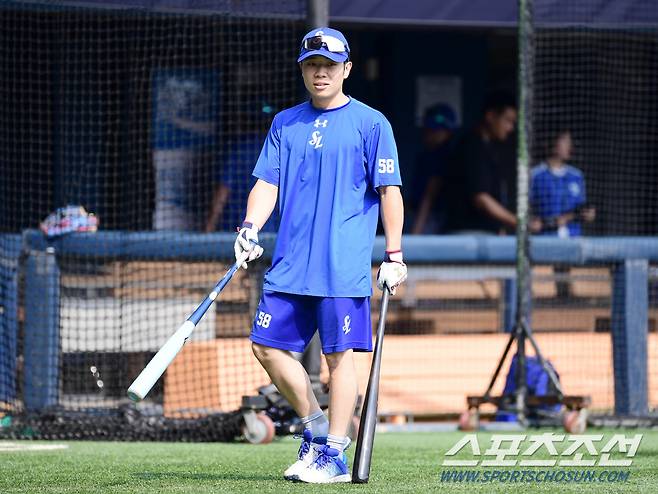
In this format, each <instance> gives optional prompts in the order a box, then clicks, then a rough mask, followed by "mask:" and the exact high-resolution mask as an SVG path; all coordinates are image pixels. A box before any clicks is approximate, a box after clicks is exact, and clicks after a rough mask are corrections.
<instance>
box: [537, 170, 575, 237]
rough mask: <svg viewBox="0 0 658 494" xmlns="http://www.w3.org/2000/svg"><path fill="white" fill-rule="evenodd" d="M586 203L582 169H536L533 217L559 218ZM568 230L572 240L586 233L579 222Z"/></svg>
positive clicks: (570, 224)
mask: <svg viewBox="0 0 658 494" xmlns="http://www.w3.org/2000/svg"><path fill="white" fill-rule="evenodd" d="M585 201H586V199H585V180H584V178H583V174H582V172H581V171H580V170H579V169H578V168H575V167H573V166H569V165H565V166H563V167H561V168H560V169H559V170H551V168H550V167H549V166H548V165H547V164H546V163H541V164H539V165H537V166H535V167H534V168H533V169H532V172H531V184H530V204H531V207H532V211H533V214H535V215H537V216H538V217H539V218H541V219H547V218H555V217H557V216H560V215H562V214H565V213H569V212H571V211H574V210H575V209H576V208H577V207H579V206H582V205H583V204H585ZM567 227H568V229H569V236H571V237H576V236H579V235H581V233H582V231H581V225H580V222H578V221H571V222H569V223H568V224H567Z"/></svg>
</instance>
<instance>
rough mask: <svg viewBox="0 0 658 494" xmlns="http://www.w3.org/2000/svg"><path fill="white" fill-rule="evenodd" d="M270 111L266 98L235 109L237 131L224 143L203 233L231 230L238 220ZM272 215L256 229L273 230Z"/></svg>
mask: <svg viewBox="0 0 658 494" xmlns="http://www.w3.org/2000/svg"><path fill="white" fill-rule="evenodd" d="M273 115H274V107H273V106H272V105H271V104H269V103H266V102H254V103H251V104H249V105H245V107H244V108H243V109H242V111H241V112H239V113H238V125H237V127H238V128H237V132H236V134H235V135H233V136H232V137H231V138H230V140H229V142H228V144H227V146H226V149H225V151H224V153H223V160H222V161H223V163H222V167H221V170H219V169H218V173H217V175H216V177H215V186H214V190H213V197H212V201H211V205H210V210H209V211H208V216H207V218H206V224H205V231H206V233H209V232H214V231H215V230H220V231H230V232H234V231H235V229H236V227H238V226H240V224H241V223H242V220H243V219H244V213H245V208H246V206H247V197H248V196H249V192H250V191H251V188H252V187H253V185H254V182H255V180H256V179H255V178H254V177H252V175H251V172H252V170H253V167H254V162H255V161H256V160H257V159H258V156H259V154H260V150H261V147H262V146H263V141H264V140H265V135H266V134H267V129H268V127H269V125H270V124H271V122H272V116H273ZM275 216H276V215H273V217H272V218H270V220H269V221H268V222H267V223H266V224H265V225H264V226H263V228H261V230H260V231H266V232H274V231H276V217H275Z"/></svg>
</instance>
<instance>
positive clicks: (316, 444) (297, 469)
mask: <svg viewBox="0 0 658 494" xmlns="http://www.w3.org/2000/svg"><path fill="white" fill-rule="evenodd" d="M297 437H299V436H297ZM326 442H327V438H326V437H316V438H314V437H313V434H311V431H309V430H308V429H304V433H303V434H302V444H301V445H300V446H299V451H298V452H297V461H296V462H295V463H293V464H292V465H290V466H289V467H288V469H287V470H286V471H285V472H283V478H284V479H286V480H298V478H299V474H300V473H301V472H303V471H304V470H305V469H306V468H307V467H308V466H309V465H311V464H312V463H313V462H314V461H315V460H316V458H317V457H318V450H319V448H321V447H322V446H323V445H324V444H325V443H326Z"/></svg>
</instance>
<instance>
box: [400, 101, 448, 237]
mask: <svg viewBox="0 0 658 494" xmlns="http://www.w3.org/2000/svg"><path fill="white" fill-rule="evenodd" d="M455 130H457V115H456V114H455V111H454V110H453V109H452V107H451V106H450V105H447V104H445V103H437V104H435V105H432V106H430V107H429V108H427V109H426V110H425V115H424V117H423V150H422V151H421V152H420V153H419V154H418V156H417V157H416V167H415V172H416V173H415V176H414V186H413V188H412V189H413V194H412V195H413V196H414V197H412V198H411V202H412V204H414V202H415V205H416V206H417V211H416V214H415V219H414V223H413V228H412V230H411V233H413V234H416V235H418V234H421V233H441V232H442V230H443V223H444V221H445V204H444V201H443V198H442V196H441V188H442V187H443V181H444V175H445V168H446V165H447V161H448V157H449V154H450V148H451V143H452V137H453V135H454V132H455ZM419 197H420V201H418V198H419Z"/></svg>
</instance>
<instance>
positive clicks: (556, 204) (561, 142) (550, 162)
mask: <svg viewBox="0 0 658 494" xmlns="http://www.w3.org/2000/svg"><path fill="white" fill-rule="evenodd" d="M572 149H573V141H572V139H571V132H570V131H569V130H560V131H558V132H556V133H555V134H553V136H552V137H551V139H550V140H549V145H548V153H547V158H546V160H545V161H544V162H542V163H540V164H539V165H537V166H535V167H533V169H532V170H531V173H530V208H531V211H532V215H533V217H532V219H531V221H530V229H531V231H533V232H537V233H539V234H541V235H556V236H558V237H560V238H569V237H578V236H580V235H582V226H581V221H585V222H592V221H594V219H595V217H596V210H595V209H594V208H593V207H591V206H588V205H587V196H586V194H585V179H584V177H583V173H582V172H581V171H580V170H579V169H578V168H576V167H574V166H571V165H569V164H568V162H567V161H568V160H569V159H571V152H572ZM554 271H555V274H556V277H557V279H556V283H555V289H556V294H557V297H558V298H561V299H568V298H570V297H571V283H570V282H569V281H568V279H565V278H567V277H568V274H569V267H568V266H564V265H557V266H555V267H554Z"/></svg>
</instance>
